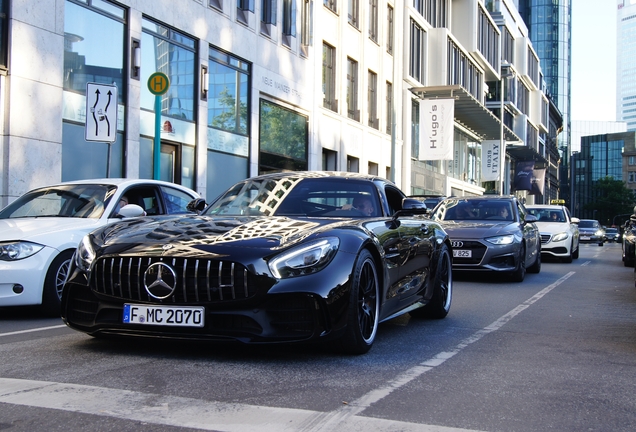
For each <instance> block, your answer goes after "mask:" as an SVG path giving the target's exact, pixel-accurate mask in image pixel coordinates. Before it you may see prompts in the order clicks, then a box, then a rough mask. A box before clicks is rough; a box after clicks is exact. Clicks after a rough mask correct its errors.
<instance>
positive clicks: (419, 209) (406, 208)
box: [393, 198, 429, 220]
mask: <svg viewBox="0 0 636 432" xmlns="http://www.w3.org/2000/svg"><path fill="white" fill-rule="evenodd" d="M427 214H429V209H428V207H426V204H424V203H423V202H422V201H420V200H418V199H414V198H404V199H403V200H402V209H401V210H398V211H396V212H395V214H394V215H393V219H394V220H395V219H397V218H398V217H400V216H404V215H427Z"/></svg>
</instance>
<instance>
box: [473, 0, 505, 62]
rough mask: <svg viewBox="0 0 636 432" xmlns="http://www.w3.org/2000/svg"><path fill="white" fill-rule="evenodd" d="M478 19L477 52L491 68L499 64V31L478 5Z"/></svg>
mask: <svg viewBox="0 0 636 432" xmlns="http://www.w3.org/2000/svg"><path fill="white" fill-rule="evenodd" d="M477 9H479V19H478V21H477V25H478V30H477V35H478V39H477V45H478V49H479V52H481V54H482V55H483V56H484V58H485V59H486V60H487V61H488V63H490V65H491V66H492V67H493V68H495V69H496V68H497V65H498V64H499V58H500V56H499V31H498V30H497V27H496V26H495V25H494V24H493V23H492V21H491V20H490V19H489V15H488V13H487V12H486V11H485V10H484V9H482V8H481V6H479V7H478V8H477Z"/></svg>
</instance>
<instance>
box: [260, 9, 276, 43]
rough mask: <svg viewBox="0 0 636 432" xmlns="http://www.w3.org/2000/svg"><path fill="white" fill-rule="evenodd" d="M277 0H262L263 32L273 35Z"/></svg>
mask: <svg viewBox="0 0 636 432" xmlns="http://www.w3.org/2000/svg"><path fill="white" fill-rule="evenodd" d="M276 10H277V9H276V0H261V33H262V34H264V35H267V36H271V35H272V33H273V31H272V27H275V26H276Z"/></svg>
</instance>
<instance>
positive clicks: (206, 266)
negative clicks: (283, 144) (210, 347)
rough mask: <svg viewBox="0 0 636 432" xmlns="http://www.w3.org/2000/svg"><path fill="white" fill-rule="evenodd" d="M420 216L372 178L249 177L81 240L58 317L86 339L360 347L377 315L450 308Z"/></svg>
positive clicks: (434, 246) (367, 343)
mask: <svg viewBox="0 0 636 432" xmlns="http://www.w3.org/2000/svg"><path fill="white" fill-rule="evenodd" d="M425 212H426V208H425V206H424V205H423V203H422V202H421V201H419V200H415V199H410V198H407V197H405V195H404V194H403V193H402V192H401V191H400V190H399V189H398V188H397V187H396V186H395V185H394V184H392V183H391V182H389V181H387V180H384V179H382V178H378V177H373V176H364V175H359V174H350V173H326V172H302V173H299V172H293V173H278V174H269V175H264V176H260V177H254V178H251V179H248V180H245V181H243V182H240V183H238V184H236V185H235V186H233V187H231V188H230V189H229V190H228V191H227V192H226V193H225V194H223V195H222V196H221V197H219V198H218V199H217V200H216V201H215V202H213V203H212V204H211V205H210V206H209V207H207V208H206V209H205V210H203V211H202V213H201V214H200V215H181V216H174V217H168V216H166V217H160V218H157V217H155V218H153V219H149V218H144V217H140V218H135V219H129V220H126V221H123V222H121V223H117V224H114V225H109V226H107V227H104V228H102V229H99V230H96V231H93V232H92V233H90V234H89V235H87V236H86V237H85V238H84V239H83V240H82V242H81V244H80V246H79V247H78V249H77V251H76V253H75V255H74V258H73V260H72V264H71V268H70V270H69V277H68V280H67V282H66V284H65V285H64V292H63V296H62V318H63V320H64V322H65V323H66V324H67V325H68V326H70V327H71V328H74V329H76V330H79V331H83V332H86V333H88V334H90V335H93V336H101V335H136V336H149V337H171V338H184V339H206V340H234V341H241V342H246V343H265V342H304V341H319V340H332V341H334V343H335V344H336V345H337V347H338V348H339V349H340V350H341V351H343V352H349V353H364V352H367V351H368V350H369V349H370V348H371V345H372V344H373V341H374V339H375V336H376V332H377V329H378V324H379V323H380V322H382V321H384V320H388V319H390V318H393V317H396V316H398V315H400V314H403V313H407V312H410V313H411V314H412V315H416V316H426V317H432V318H444V317H445V316H446V314H447V313H448V311H449V309H450V305H451V298H452V270H451V268H452V267H451V254H450V252H449V251H450V243H449V239H448V235H447V234H446V232H445V231H444V230H443V229H442V228H441V226H440V225H439V224H438V223H436V222H433V221H431V220H428V219H426V218H423V217H422V216H420V215H423V214H425Z"/></svg>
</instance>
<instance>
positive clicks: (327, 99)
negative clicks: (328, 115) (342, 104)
mask: <svg viewBox="0 0 636 432" xmlns="http://www.w3.org/2000/svg"><path fill="white" fill-rule="evenodd" d="M322 94H323V99H322V106H324V107H325V108H328V109H330V110H332V111H336V112H337V111H338V103H337V101H336V49H335V48H334V47H332V46H331V45H327V44H326V43H323V44H322Z"/></svg>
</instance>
